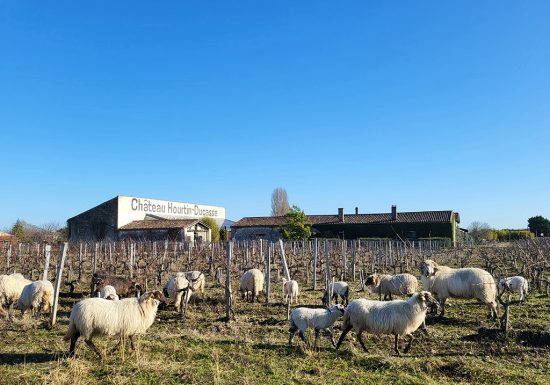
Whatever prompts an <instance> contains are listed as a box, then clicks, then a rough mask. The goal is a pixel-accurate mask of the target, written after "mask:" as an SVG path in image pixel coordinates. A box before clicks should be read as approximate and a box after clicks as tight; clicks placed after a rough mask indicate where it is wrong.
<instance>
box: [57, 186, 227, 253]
mask: <svg viewBox="0 0 550 385" xmlns="http://www.w3.org/2000/svg"><path fill="white" fill-rule="evenodd" d="M205 217H208V218H212V219H213V220H215V221H216V223H217V224H218V226H221V225H222V224H223V223H224V220H225V208H224V207H220V206H207V205H200V204H195V203H183V202H175V201H164V200H158V199H149V198H137V197H129V196H123V195H119V196H116V197H115V198H113V199H110V200H108V201H106V202H103V203H101V204H99V205H98V206H96V207H93V208H91V209H89V210H87V211H85V212H83V213H81V214H78V215H76V216H74V217H72V218H69V219H68V220H67V228H68V232H69V240H71V241H78V240H117V239H124V238H132V239H147V240H160V239H170V240H177V241H188V242H200V241H210V240H211V230H210V227H209V226H208V224H206V223H204V222H203V221H201V219H202V218H205Z"/></svg>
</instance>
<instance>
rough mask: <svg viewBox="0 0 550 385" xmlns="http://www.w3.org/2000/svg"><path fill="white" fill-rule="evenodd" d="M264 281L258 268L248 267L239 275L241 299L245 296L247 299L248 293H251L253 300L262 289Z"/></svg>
mask: <svg viewBox="0 0 550 385" xmlns="http://www.w3.org/2000/svg"><path fill="white" fill-rule="evenodd" d="M264 283H265V278H264V274H263V273H262V272H261V271H260V270H258V269H250V270H248V271H246V272H245V273H244V274H243V275H242V277H241V284H240V286H239V291H240V292H241V297H242V299H245V297H246V299H247V300H248V293H251V294H252V302H254V299H255V298H256V297H258V295H259V294H260V292H261V291H263V290H264Z"/></svg>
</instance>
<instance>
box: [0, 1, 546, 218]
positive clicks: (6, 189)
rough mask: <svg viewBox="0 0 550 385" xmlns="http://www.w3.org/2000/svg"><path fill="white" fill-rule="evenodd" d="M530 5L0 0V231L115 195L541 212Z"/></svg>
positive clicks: (491, 213)
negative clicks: (279, 190)
mask: <svg viewBox="0 0 550 385" xmlns="http://www.w3.org/2000/svg"><path fill="white" fill-rule="evenodd" d="M549 16H550V2H548V1H546V0H544V1H534V0H532V1H483V2H479V1H459V2H442V1H376V2H375V1H350V2H335V1H309V2H308V1H277V2H266V1H227V0H225V1H174V2H168V1H162V2H151V1H135V0H134V1H88V2H83V1H72V0H71V1H57V2H55V3H54V2H43V1H25V0H0V141H1V147H0V169H1V170H2V171H1V184H0V202H1V211H0V229H6V228H9V227H11V225H12V224H13V223H14V222H15V221H16V219H17V218H21V219H23V220H25V221H27V222H30V223H33V224H36V225H42V224H45V223H50V222H58V223H60V224H64V222H65V220H66V219H67V218H69V217H71V216H74V215H76V214H78V213H80V212H82V211H84V210H87V209H89V208H91V207H93V206H95V205H97V204H99V203H101V202H103V201H105V200H107V199H110V198H112V197H114V196H116V195H130V196H139V197H149V198H156V199H166V200H175V201H182V202H190V203H201V204H211V205H219V206H224V207H226V209H227V217H228V218H229V219H232V220H238V219H240V218H241V217H243V216H261V215H269V213H270V196H271V192H272V191H273V189H274V188H276V187H279V186H280V187H284V188H285V189H286V190H287V192H288V195H289V201H290V203H291V204H297V205H298V206H300V207H301V208H302V209H304V210H305V212H306V213H307V214H329V213H336V212H337V208H338V207H344V208H345V211H346V212H352V211H353V209H354V208H355V207H356V206H358V207H359V209H360V212H362V213H365V212H371V213H372V212H388V211H389V210H390V207H391V205H392V204H395V205H397V209H398V210H399V211H422V210H455V211H458V212H459V213H460V215H461V220H462V222H461V225H462V226H463V227H467V226H468V225H469V224H470V222H472V221H483V222H487V223H488V224H489V225H491V226H493V227H495V228H522V227H523V228H525V227H526V226H527V218H529V217H531V216H534V215H543V216H545V217H550V178H549V174H550V157H549V154H550V151H549V150H550V22H549Z"/></svg>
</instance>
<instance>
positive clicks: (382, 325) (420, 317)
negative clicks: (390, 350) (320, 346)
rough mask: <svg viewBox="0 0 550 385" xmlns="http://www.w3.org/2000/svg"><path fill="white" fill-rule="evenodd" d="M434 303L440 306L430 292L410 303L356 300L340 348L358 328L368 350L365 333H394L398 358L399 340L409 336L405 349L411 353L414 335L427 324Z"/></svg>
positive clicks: (348, 313) (348, 310) (346, 317)
mask: <svg viewBox="0 0 550 385" xmlns="http://www.w3.org/2000/svg"><path fill="white" fill-rule="evenodd" d="M431 304H437V300H436V299H435V298H434V297H433V296H432V295H431V294H430V293H429V292H427V291H423V292H420V293H415V294H413V295H412V296H411V297H410V298H409V299H407V300H394V301H388V302H382V301H373V300H367V299H364V298H360V299H356V300H353V301H351V303H350V304H349V305H348V307H347V308H346V311H345V313H344V323H343V325H342V328H343V331H342V335H341V336H340V339H339V340H338V344H337V345H336V349H338V348H339V347H340V345H341V344H342V341H343V340H344V338H345V337H346V335H347V334H348V333H349V331H350V330H351V329H354V330H355V332H356V333H357V339H358V340H359V343H360V344H361V347H363V349H364V350H365V351H368V350H367V347H366V346H365V343H364V341H363V336H362V334H363V332H365V331H366V332H368V333H372V334H393V335H394V336H395V343H394V350H395V352H396V354H398V355H399V354H400V353H399V337H400V336H408V337H409V343H408V344H407V346H406V348H405V350H404V352H405V353H407V352H408V351H409V350H410V349H411V346H412V342H413V339H414V337H413V336H412V333H413V332H414V331H415V330H416V329H418V328H419V327H420V326H421V325H422V324H423V323H424V320H425V319H426V310H427V309H428V307H429V306H430V305H431Z"/></svg>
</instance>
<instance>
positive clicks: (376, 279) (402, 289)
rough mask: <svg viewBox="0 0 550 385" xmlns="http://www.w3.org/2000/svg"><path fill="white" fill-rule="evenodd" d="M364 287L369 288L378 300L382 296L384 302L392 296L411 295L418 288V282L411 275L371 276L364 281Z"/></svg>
mask: <svg viewBox="0 0 550 385" xmlns="http://www.w3.org/2000/svg"><path fill="white" fill-rule="evenodd" d="M365 285H366V286H369V287H370V289H371V291H372V292H374V293H376V292H377V293H378V294H379V296H380V300H382V294H384V301H385V300H387V299H388V297H389V299H390V300H391V299H392V294H393V295H409V296H410V295H412V294H413V293H415V292H416V290H417V288H418V281H417V279H416V277H415V276H414V275H412V274H407V273H405V274H396V275H388V274H372V275H369V276H368V277H367V279H366V280H365Z"/></svg>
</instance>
